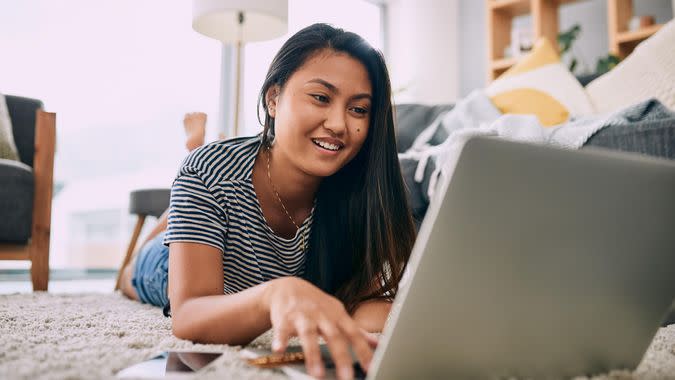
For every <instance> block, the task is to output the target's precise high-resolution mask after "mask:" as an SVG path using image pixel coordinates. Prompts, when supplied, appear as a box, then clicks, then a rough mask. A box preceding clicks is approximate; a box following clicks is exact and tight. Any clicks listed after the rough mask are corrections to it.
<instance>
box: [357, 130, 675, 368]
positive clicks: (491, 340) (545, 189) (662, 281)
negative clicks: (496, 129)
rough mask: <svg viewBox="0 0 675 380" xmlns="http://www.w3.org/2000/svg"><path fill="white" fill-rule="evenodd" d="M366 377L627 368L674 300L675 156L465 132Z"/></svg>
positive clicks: (633, 363)
mask: <svg viewBox="0 0 675 380" xmlns="http://www.w3.org/2000/svg"><path fill="white" fill-rule="evenodd" d="M436 194H437V197H436V198H435V199H434V200H433V201H432V203H431V205H430V207H429V210H428V211H427V216H426V218H425V219H424V222H423V223H422V226H421V227H420V231H419V235H418V238H417V241H416V243H415V246H414V249H413V252H412V255H411V258H410V263H409V267H408V270H407V273H406V277H407V280H406V283H404V284H402V287H401V290H400V292H399V294H398V296H397V297H396V300H395V302H394V305H393V308H392V310H393V311H392V315H391V320H390V321H389V323H388V324H387V326H386V328H385V330H384V333H383V336H382V338H381V341H380V345H379V347H378V349H377V350H376V351H375V356H374V358H373V362H372V364H371V368H370V371H369V373H368V379H411V378H454V379H502V378H511V377H516V378H537V379H548V378H550V379H559V378H560V379H561V378H570V377H574V376H578V375H593V374H598V373H606V372H608V371H610V370H613V369H628V370H632V369H634V368H635V367H636V366H637V365H638V364H639V362H640V361H641V359H642V356H643V354H644V352H645V351H646V349H647V347H648V346H649V344H650V342H651V340H652V338H653V337H654V335H655V333H656V332H657V330H658V328H659V326H660V322H661V320H662V319H663V317H664V316H665V313H666V311H667V310H668V308H669V306H670V304H671V302H672V301H673V298H675V164H674V163H673V162H670V161H668V160H661V159H656V158H648V157H643V156H639V155H635V154H626V153H618V152H610V151H603V150H582V151H569V150H563V149H557V148H552V147H546V146H539V145H531V144H526V143H519V142H511V141H505V140H499V139H495V138H489V137H475V138H472V139H470V140H469V141H468V142H467V143H466V145H465V146H464V149H463V151H462V154H461V155H460V159H459V161H458V163H457V166H456V168H455V171H454V174H453V175H452V178H451V179H448V180H446V181H445V182H444V183H441V184H440V188H439V191H437V192H436Z"/></svg>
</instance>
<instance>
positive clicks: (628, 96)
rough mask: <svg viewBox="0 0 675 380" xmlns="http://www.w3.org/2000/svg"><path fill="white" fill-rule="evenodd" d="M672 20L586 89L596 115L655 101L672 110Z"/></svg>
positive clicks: (674, 62)
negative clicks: (649, 100)
mask: <svg viewBox="0 0 675 380" xmlns="http://www.w3.org/2000/svg"><path fill="white" fill-rule="evenodd" d="M674 84H675V20H671V21H670V22H668V23H667V24H665V25H664V26H663V27H661V29H660V30H659V31H658V32H656V34H654V35H653V36H651V37H650V38H648V39H647V40H645V41H643V42H642V43H641V44H640V45H638V46H637V47H636V48H635V50H634V51H633V53H632V54H630V55H629V56H628V57H626V59H624V60H623V61H622V62H620V63H619V64H618V65H617V66H616V67H615V68H613V69H612V70H611V71H609V72H608V73H606V74H605V75H603V76H601V77H600V78H598V79H596V80H594V81H593V82H591V83H589V84H588V86H586V92H587V93H588V96H589V97H590V99H591V102H592V103H593V106H594V107H595V110H596V111H597V112H598V113H609V112H614V111H618V110H620V109H622V108H625V107H628V106H630V105H632V104H636V103H639V102H642V101H645V100H647V99H650V98H656V99H658V100H659V101H660V102H661V103H663V104H665V105H666V106H667V107H668V108H670V109H673V110H675V85H674Z"/></svg>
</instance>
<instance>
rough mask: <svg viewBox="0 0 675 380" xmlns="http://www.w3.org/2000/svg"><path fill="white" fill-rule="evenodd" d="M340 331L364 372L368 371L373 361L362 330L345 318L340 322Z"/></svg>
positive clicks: (347, 317) (351, 320)
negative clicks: (347, 340)
mask: <svg viewBox="0 0 675 380" xmlns="http://www.w3.org/2000/svg"><path fill="white" fill-rule="evenodd" d="M339 326H340V329H342V331H343V332H344V334H345V336H346V337H347V339H349V343H350V344H351V346H352V349H353V350H354V354H356V357H357V359H358V360H359V363H361V367H362V368H363V370H364V371H368V368H369V367H370V362H371V361H372V360H373V349H372V348H371V346H370V344H369V343H368V339H367V338H366V336H365V335H364V333H363V330H362V329H361V328H360V327H358V325H357V324H356V322H354V320H353V319H352V318H350V317H349V316H345V317H344V318H342V319H341V320H340V324H339Z"/></svg>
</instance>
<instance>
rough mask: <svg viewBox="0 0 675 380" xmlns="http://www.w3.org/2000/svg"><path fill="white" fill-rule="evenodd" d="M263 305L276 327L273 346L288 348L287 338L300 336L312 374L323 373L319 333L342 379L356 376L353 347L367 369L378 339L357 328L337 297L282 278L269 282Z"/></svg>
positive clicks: (305, 282)
mask: <svg viewBox="0 0 675 380" xmlns="http://www.w3.org/2000/svg"><path fill="white" fill-rule="evenodd" d="M263 304H264V307H265V308H266V309H267V310H268V311H269V315H270V320H271V322H272V327H273V328H274V340H273V343H272V349H273V350H274V351H276V352H283V351H285V350H286V346H287V344H288V339H289V338H290V337H291V336H295V335H297V336H298V337H299V338H300V343H301V345H302V350H303V352H304V354H305V366H306V368H307V372H308V373H309V374H310V375H312V376H315V377H323V375H324V364H323V361H322V360H321V351H320V350H319V342H318V338H319V336H322V337H323V338H324V339H325V341H326V343H327V345H328V348H329V349H330V353H331V355H332V356H333V361H334V362H335V368H336V370H337V374H338V377H339V378H340V379H351V378H353V377H354V368H353V366H352V356H351V353H350V351H349V347H350V346H351V347H352V349H353V350H354V353H355V354H356V357H357V358H358V360H359V363H361V367H363V369H364V370H365V371H367V370H368V367H369V365H370V361H371V359H372V357H373V348H374V347H375V346H376V345H377V340H376V338H374V337H373V336H372V335H370V334H368V333H366V332H365V331H364V330H362V329H361V328H359V327H358V325H357V324H356V322H355V321H354V320H353V319H352V318H351V317H350V316H349V314H348V313H347V311H346V310H345V307H344V305H343V304H342V302H340V301H339V300H338V299H337V298H335V297H333V296H331V295H328V294H326V293H324V292H323V291H321V289H319V288H317V287H316V286H314V285H312V284H311V283H309V282H307V281H305V280H303V279H300V278H297V277H283V278H279V279H276V280H272V281H270V282H269V283H268V288H267V291H266V293H265V295H264V296H263Z"/></svg>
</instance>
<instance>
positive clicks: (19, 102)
mask: <svg viewBox="0 0 675 380" xmlns="http://www.w3.org/2000/svg"><path fill="white" fill-rule="evenodd" d="M5 100H6V101H7V109H8V111H9V116H10V118H11V119H12V128H13V130H14V142H15V143H16V147H17V149H18V150H19V157H20V158H21V162H23V163H24V164H26V165H28V166H30V167H33V156H34V155H35V111H37V110H38V109H41V108H43V105H42V101H40V100H37V99H31V98H24V97H21V96H12V95H5Z"/></svg>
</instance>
